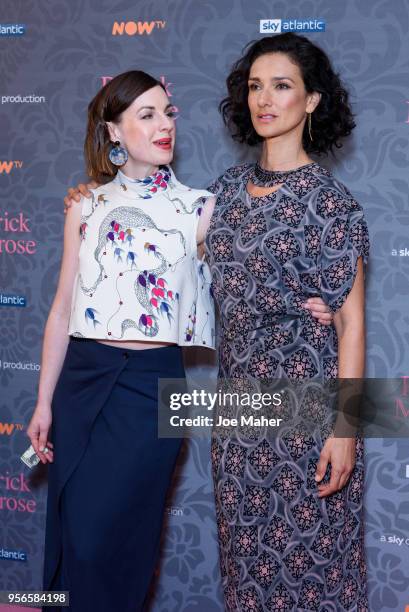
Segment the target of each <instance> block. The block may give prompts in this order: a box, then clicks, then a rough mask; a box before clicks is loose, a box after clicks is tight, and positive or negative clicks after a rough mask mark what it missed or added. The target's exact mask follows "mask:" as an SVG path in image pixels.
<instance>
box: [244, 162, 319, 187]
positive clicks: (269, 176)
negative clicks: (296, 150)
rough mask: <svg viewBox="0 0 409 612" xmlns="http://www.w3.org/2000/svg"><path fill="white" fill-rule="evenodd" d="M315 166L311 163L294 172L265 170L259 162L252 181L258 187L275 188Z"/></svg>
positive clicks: (293, 170)
mask: <svg viewBox="0 0 409 612" xmlns="http://www.w3.org/2000/svg"><path fill="white" fill-rule="evenodd" d="M314 164H315V162H310V163H309V164H304V166H300V167H299V168H293V169H292V170H265V169H264V168H262V167H261V166H260V164H259V163H258V162H257V163H256V165H255V166H254V169H253V173H252V177H251V181H252V183H253V185H257V186H258V187H275V186H276V185H281V183H285V182H287V181H288V179H290V178H293V176H295V175H296V174H297V173H298V172H300V170H304V169H305V168H309V167H310V166H313V165H314Z"/></svg>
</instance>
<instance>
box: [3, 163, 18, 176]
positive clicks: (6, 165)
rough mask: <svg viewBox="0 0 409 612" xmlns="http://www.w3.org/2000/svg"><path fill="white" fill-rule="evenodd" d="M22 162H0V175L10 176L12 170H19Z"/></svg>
mask: <svg viewBox="0 0 409 612" xmlns="http://www.w3.org/2000/svg"><path fill="white" fill-rule="evenodd" d="M22 167H23V162H22V161H0V174H3V173H5V174H10V172H11V171H12V170H13V169H17V170H21V168H22Z"/></svg>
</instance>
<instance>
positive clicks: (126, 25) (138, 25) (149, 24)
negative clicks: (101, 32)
mask: <svg viewBox="0 0 409 612" xmlns="http://www.w3.org/2000/svg"><path fill="white" fill-rule="evenodd" d="M165 27H166V21H121V22H119V21H115V23H114V25H113V26H112V36H123V35H124V34H127V35H128V36H141V35H142V34H147V35H148V36H149V35H150V34H152V32H153V30H155V29H156V30H164V29H165Z"/></svg>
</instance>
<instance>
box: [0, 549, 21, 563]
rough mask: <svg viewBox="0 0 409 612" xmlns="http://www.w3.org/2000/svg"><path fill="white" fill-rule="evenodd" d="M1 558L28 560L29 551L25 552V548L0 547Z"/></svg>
mask: <svg viewBox="0 0 409 612" xmlns="http://www.w3.org/2000/svg"><path fill="white" fill-rule="evenodd" d="M0 559H8V560H10V561H27V553H26V552H24V550H10V549H9V548H0Z"/></svg>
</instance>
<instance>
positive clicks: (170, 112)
mask: <svg viewBox="0 0 409 612" xmlns="http://www.w3.org/2000/svg"><path fill="white" fill-rule="evenodd" d="M166 114H167V116H168V117H170V118H171V119H174V118H175V117H176V111H174V110H171V111H168V112H167V113H166Z"/></svg>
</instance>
